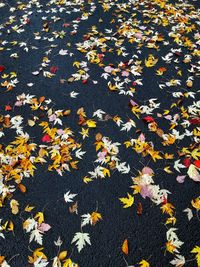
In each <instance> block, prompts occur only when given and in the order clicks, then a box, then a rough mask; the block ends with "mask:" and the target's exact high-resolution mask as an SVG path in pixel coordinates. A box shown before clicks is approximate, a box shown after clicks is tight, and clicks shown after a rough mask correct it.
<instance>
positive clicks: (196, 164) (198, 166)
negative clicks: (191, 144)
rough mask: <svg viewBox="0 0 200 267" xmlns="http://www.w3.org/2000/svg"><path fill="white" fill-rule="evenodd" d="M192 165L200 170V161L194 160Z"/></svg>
mask: <svg viewBox="0 0 200 267" xmlns="http://www.w3.org/2000/svg"><path fill="white" fill-rule="evenodd" d="M193 163H194V165H195V166H196V167H197V168H200V160H195V161H194V162H193Z"/></svg>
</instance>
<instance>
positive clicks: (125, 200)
mask: <svg viewBox="0 0 200 267" xmlns="http://www.w3.org/2000/svg"><path fill="white" fill-rule="evenodd" d="M127 196H128V197H122V198H119V200H120V201H121V202H122V203H123V204H124V206H123V208H124V209H127V208H129V207H131V206H132V205H133V203H134V197H133V196H131V195H130V194H129V193H127Z"/></svg>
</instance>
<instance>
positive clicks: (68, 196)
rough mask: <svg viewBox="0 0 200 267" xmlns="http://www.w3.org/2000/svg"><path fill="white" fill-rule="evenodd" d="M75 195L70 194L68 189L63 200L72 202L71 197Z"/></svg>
mask: <svg viewBox="0 0 200 267" xmlns="http://www.w3.org/2000/svg"><path fill="white" fill-rule="evenodd" d="M75 196H77V194H71V193H70V191H68V192H67V193H66V194H64V199H65V201H66V202H67V203H68V202H73V198H74V197H75Z"/></svg>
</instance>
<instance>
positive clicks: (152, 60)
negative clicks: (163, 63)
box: [145, 55, 158, 68]
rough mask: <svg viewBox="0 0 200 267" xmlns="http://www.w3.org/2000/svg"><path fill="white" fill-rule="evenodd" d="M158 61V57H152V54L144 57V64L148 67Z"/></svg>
mask: <svg viewBox="0 0 200 267" xmlns="http://www.w3.org/2000/svg"><path fill="white" fill-rule="evenodd" d="M157 62H158V59H156V58H154V56H153V55H149V56H148V59H145V66H146V67H148V68H151V67H153V66H155V65H156V63H157Z"/></svg>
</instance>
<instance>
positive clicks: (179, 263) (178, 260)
mask: <svg viewBox="0 0 200 267" xmlns="http://www.w3.org/2000/svg"><path fill="white" fill-rule="evenodd" d="M170 263H171V264H173V265H175V266H176V267H179V266H183V265H184V264H185V257H183V256H181V255H176V258H175V259H174V260H172V261H170Z"/></svg>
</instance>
